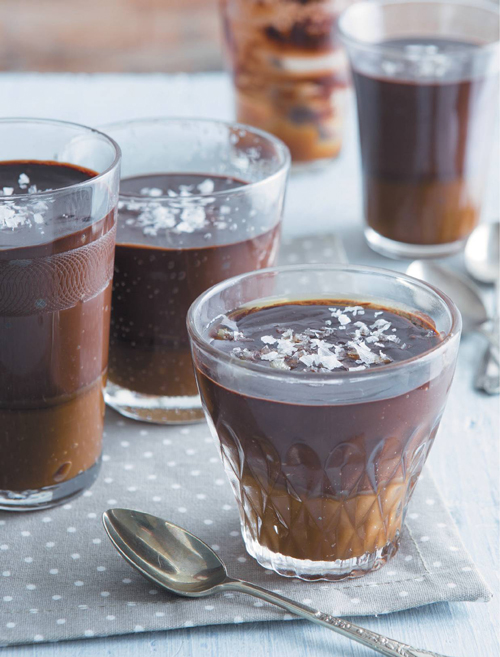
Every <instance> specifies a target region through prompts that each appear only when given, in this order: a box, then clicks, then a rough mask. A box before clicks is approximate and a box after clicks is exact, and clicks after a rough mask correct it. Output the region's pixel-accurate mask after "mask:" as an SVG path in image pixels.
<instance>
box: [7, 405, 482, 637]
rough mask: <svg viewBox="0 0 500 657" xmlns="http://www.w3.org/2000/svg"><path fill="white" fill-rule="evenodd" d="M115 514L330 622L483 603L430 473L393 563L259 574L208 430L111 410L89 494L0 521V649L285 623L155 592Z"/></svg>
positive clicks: (219, 599) (211, 601) (235, 605)
mask: <svg viewBox="0 0 500 657" xmlns="http://www.w3.org/2000/svg"><path fill="white" fill-rule="evenodd" d="M113 506H122V507H129V508H135V509H139V510H142V511H146V512H148V513H153V514H155V515H159V516H161V517H164V518H167V519H169V520H172V521H173V522H175V523H177V524H179V525H181V526H183V527H186V528H187V529H189V530H190V531H192V532H194V533H195V534H197V535H198V536H200V538H202V539H203V540H205V541H206V542H207V543H208V544H209V545H211V546H212V547H213V548H214V549H215V550H217V552H218V553H219V554H220V555H221V556H222V558H223V559H224V561H225V562H226V564H227V566H228V568H229V570H230V572H231V574H232V575H234V576H236V577H241V578H243V579H247V580H250V581H252V582H256V583H257V584H260V585H261V586H264V587H267V588H269V589H272V590H273V591H278V592H281V593H283V594H284V595H287V596H290V597H291V598H294V599H296V600H300V601H302V602H304V603H306V604H311V605H312V606H313V607H316V608H318V609H321V610H323V611H326V612H329V613H332V614H336V615H365V614H382V613H388V612H392V611H397V610H400V609H406V608H409V607H416V606H419V605H424V604H429V603H431V602H437V601H443V600H469V601H472V600H480V599H483V600H484V599H488V598H489V597H490V593H489V591H488V589H487V587H486V586H485V584H484V583H483V582H482V580H481V578H480V576H479V574H478V572H477V570H476V568H475V567H474V564H473V563H472V562H471V560H470V558H469V556H468V555H467V553H466V552H465V549H464V547H463V545H462V543H461V541H460V538H459V536H458V534H457V531H456V528H455V526H454V525H453V521H452V519H451V517H450V516H449V514H448V512H447V511H446V508H445V507H444V504H443V502H442V500H441V498H440V496H439V493H438V491H437V489H436V486H435V484H434V482H433V480H432V478H431V476H430V474H429V472H428V471H427V472H426V473H424V475H423V478H422V481H421V482H420V484H419V485H418V486H417V489H416V492H415V495H414V498H413V500H412V502H411V506H410V510H409V513H408V516H407V520H406V529H405V534H404V537H403V540H402V544H401V548H400V551H399V553H398V554H397V556H396V557H395V558H394V559H393V560H392V561H390V562H389V563H388V564H387V565H386V566H385V567H384V568H382V569H381V570H380V571H378V572H376V573H373V574H371V575H367V576H366V577H364V578H362V579H358V580H351V581H347V582H344V583H329V582H316V583H306V582H302V581H300V580H294V579H286V578H283V577H279V576H278V575H275V574H273V573H272V572H269V571H266V570H264V569H263V568H261V567H260V566H259V565H257V563H256V562H255V561H254V560H253V559H252V558H251V557H249V556H248V555H247V554H246V552H245V548H244V546H243V541H242V538H241V534H240V531H239V519H238V513H237V509H236V504H235V502H234V499H233V496H232V492H231V490H230V487H229V483H228V482H227V480H226V476H225V473H224V471H223V468H222V465H221V462H220V458H219V455H218V452H217V448H216V446H215V445H214V443H213V441H212V438H211V437H210V435H209V430H208V427H207V425H206V424H200V425H193V426H191V427H185V428H175V427H161V426H153V425H145V424H140V423H137V422H134V421H132V420H125V419H123V418H120V416H118V415H117V414H116V413H114V412H113V411H108V415H107V421H106V436H105V449H104V455H103V464H102V471H101V473H100V476H99V479H98V481H97V483H96V484H95V485H94V486H93V488H91V489H90V490H89V491H87V492H86V493H84V495H83V496H81V497H80V498H78V499H75V500H73V501H72V502H71V503H70V504H66V505H64V506H62V507H59V508H55V509H51V510H48V511H39V512H37V513H27V514H8V513H1V514H0V644H2V645H4V644H5V645H8V644H17V643H30V642H41V641H59V640H65V639H76V638H84V637H93V636H106V635H112V634H124V633H128V632H143V631H151V630H166V629H174V628H179V627H189V626H193V625H208V624H220V623H242V622H248V621H262V620H282V619H284V618H290V616H287V615H286V614H284V613H283V612H282V611H281V610H279V609H277V608H274V607H272V606H271V605H268V604H266V603H261V602H256V601H255V600H254V599H252V598H249V597H247V596H243V595H236V594H230V593H228V594H225V596H216V597H213V598H205V599H198V600H194V599H193V600H189V599H184V598H176V597H174V596H171V595H169V594H167V593H165V592H163V591H161V590H160V589H158V588H156V587H155V586H152V585H151V584H150V583H148V582H147V581H146V580H145V579H143V578H141V577H140V575H138V574H137V573H136V572H135V571H134V570H133V569H132V568H131V567H130V566H129V565H127V563H125V561H124V560H123V559H122V558H121V557H120V556H119V555H118V553H117V552H116V551H115V550H114V548H113V547H112V545H111V543H110V542H109V540H108V538H107V536H106V534H105V533H104V530H103V528H102V524H101V514H102V512H103V511H105V510H106V509H107V508H109V507H113Z"/></svg>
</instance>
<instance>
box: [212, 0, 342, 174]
mask: <svg viewBox="0 0 500 657" xmlns="http://www.w3.org/2000/svg"><path fill="white" fill-rule="evenodd" d="M351 2H353V0H315V2H303V1H297V2H290V0H264V1H262V0H221V11H222V18H223V23H224V38H225V45H226V50H227V58H228V62H229V65H230V67H231V69H232V73H233V79H234V85H235V91H236V115H237V119H238V121H241V122H242V123H248V124H250V125H254V126H257V127H258V128H262V129H263V130H268V131H269V132H272V133H273V134H275V135H276V136H277V137H279V138H280V139H282V140H283V141H284V142H285V143H286V144H287V146H288V147H289V148H290V151H291V154H292V159H293V162H294V165H299V166H301V167H302V166H306V165H307V166H311V165H314V164H317V163H321V162H325V161H329V160H331V159H332V158H335V157H336V156H337V155H338V154H339V152H340V149H341V146H342V135H343V123H344V115H345V111H346V107H345V104H346V102H345V101H346V92H347V89H348V87H349V84H350V81H349V70H348V69H349V66H348V62H347V58H346V55H345V52H344V49H343V47H342V44H341V42H340V41H339V39H338V35H337V19H338V16H339V14H340V13H341V12H342V10H343V9H345V7H347V6H348V5H349V4H350V3H351Z"/></svg>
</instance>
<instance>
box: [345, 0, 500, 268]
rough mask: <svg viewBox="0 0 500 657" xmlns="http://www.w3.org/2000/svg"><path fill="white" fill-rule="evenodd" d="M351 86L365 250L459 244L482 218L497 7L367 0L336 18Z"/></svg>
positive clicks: (405, 252)
mask: <svg viewBox="0 0 500 657" xmlns="http://www.w3.org/2000/svg"><path fill="white" fill-rule="evenodd" d="M339 31H340V35H341V37H342V39H343V41H344V43H345V45H346V48H347V52H348V55H349V58H350V61H351V65H352V71H353V78H354V86H355V89H356V96H357V104H358V118H359V130H360V140H361V156H362V165H363V187H364V192H363V193H364V211H365V219H366V223H367V228H366V231H365V235H366V239H367V241H368V243H369V245H370V246H371V247H372V248H373V249H374V250H375V251H378V252H380V253H382V254H383V255H387V256H391V257H404V258H424V257H441V256H446V255H450V254H452V253H455V252H457V251H459V250H460V249H461V248H462V247H463V246H464V243H465V240H466V239H467V237H468V236H469V235H470V233H471V232H472V230H473V229H474V227H475V226H476V225H477V223H478V221H479V218H480V214H481V202H482V199H483V195H484V184H485V181H486V178H487V171H488V161H489V155H490V152H491V146H492V143H493V141H494V140H492V137H493V135H494V132H495V118H496V116H497V114H498V72H499V58H500V43H499V38H500V27H499V9H498V6H495V5H494V4H492V3H491V4H490V3H481V2H470V3H467V2H461V1H456V0H396V1H394V0H373V1H370V2H368V1H363V2H359V3H356V4H355V5H353V6H352V7H349V8H348V9H347V10H346V11H345V12H344V13H343V15H342V16H341V18H340V19H339Z"/></svg>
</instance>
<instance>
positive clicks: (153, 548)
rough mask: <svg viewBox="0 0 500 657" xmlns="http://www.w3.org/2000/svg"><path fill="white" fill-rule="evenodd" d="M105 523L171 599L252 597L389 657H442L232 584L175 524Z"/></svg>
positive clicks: (120, 519) (131, 514) (123, 513)
mask: <svg viewBox="0 0 500 657" xmlns="http://www.w3.org/2000/svg"><path fill="white" fill-rule="evenodd" d="M102 520H103V524H104V528H105V530H106V532H107V533H108V536H109V538H110V539H111V542H112V543H113V545H114V546H115V548H116V549H117V550H118V552H119V553H120V554H121V556H122V557H123V558H124V559H125V560H126V561H128V562H129V564H131V565H132V566H134V568H136V569H137V570H138V571H139V572H140V573H141V575H143V576H144V577H146V579H149V580H151V581H152V582H154V583H155V584H157V585H158V586H161V587H163V588H164V589H166V590H167V591H170V592H171V593H175V594H176V595H181V596H186V597H189V598H199V597H204V596H208V595H213V594H214V593H222V592H224V591H237V592H238V593H248V594H249V595H253V596H254V597H256V598H260V599H261V600H265V601H266V602H270V603H271V604H274V605H277V606H278V607H282V608H283V609H286V611H289V612H290V613H292V614H295V615H297V616H300V617H301V618H305V619H306V620H309V621H312V622H313V623H318V624H319V625H322V626H323V627H327V628H328V629H330V630H333V631H334V632H338V633H339V634H342V635H343V636H345V637H347V638H349V639H352V640H354V641H357V642H358V643H361V644H362V645H364V646H367V647H369V648H372V649H373V650H375V651H376V652H378V653H380V654H381V655H386V657H443V656H442V655H438V654H436V653H433V652H426V651H425V650H416V649H415V648H411V647H410V646H407V645H406V644H403V643H400V642H399V641H394V640H393V639H387V638H386V637H383V636H381V635H380V634H376V633H375V632H371V631H370V630H365V629H362V628H361V627H358V626H357V625H354V624H353V623H350V622H348V621H345V620H342V619H340V618H334V617H333V616H330V615H329V614H324V613H322V612H320V611H316V610H315V609H313V608H311V607H307V606H306V605H303V604H301V603H299V602H294V601H293V600H290V599H288V598H284V597H283V596H281V595H278V594H277V593H271V592H270V591H267V590H266V589H263V588H261V587H260V586H256V585H255V584H251V583H250V582H244V581H242V580H238V579H233V578H232V577H229V576H228V574H227V571H226V567H225V565H224V563H223V562H222V561H221V559H220V558H219V557H218V556H217V555H216V554H215V552H214V551H213V550H212V549H211V548H209V547H208V545H206V544H205V543H203V541H201V540H200V539H199V538H197V537H196V536H194V535H193V534H191V533H190V532H188V531H186V530H185V529H182V528H181V527H178V526H177V525H174V524H172V523H171V522H168V521H166V520H162V519H161V518H157V517H156V516H152V515H149V514H148V513H141V512H140V511H133V510H131V509H109V510H108V511H106V512H104V513H103V517H102Z"/></svg>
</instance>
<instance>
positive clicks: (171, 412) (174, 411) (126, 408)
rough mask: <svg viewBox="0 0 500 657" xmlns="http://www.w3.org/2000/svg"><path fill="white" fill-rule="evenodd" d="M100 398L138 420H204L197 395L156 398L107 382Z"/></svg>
mask: <svg viewBox="0 0 500 657" xmlns="http://www.w3.org/2000/svg"><path fill="white" fill-rule="evenodd" d="M104 399H105V401H106V404H108V406H111V408H114V410H115V411H117V412H118V413H120V414H121V415H124V416H125V417H128V418H131V419H132V420H139V421H141V422H150V423H152V424H192V423H194V422H202V421H203V420H204V419H205V415H204V413H203V409H202V407H201V399H200V397H199V396H198V395H193V396H189V397H157V396H156V395H142V394H140V393H138V392H134V391H133V390H128V389H127V388H122V387H121V386H118V385H116V384H115V383H109V382H108V384H107V386H106V389H105V391H104Z"/></svg>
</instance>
